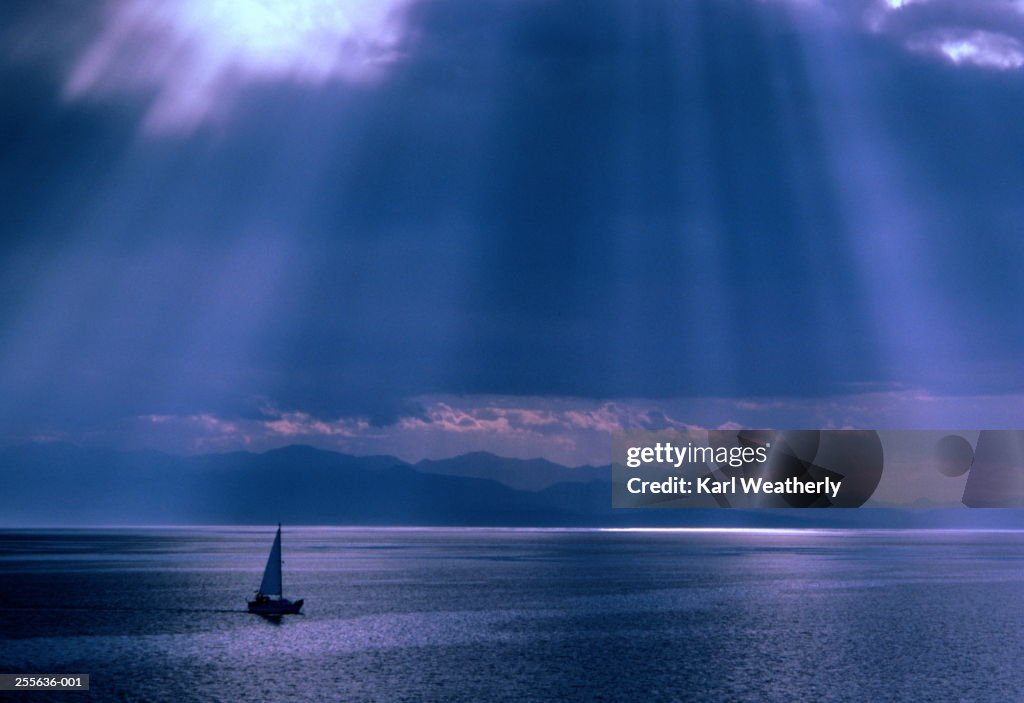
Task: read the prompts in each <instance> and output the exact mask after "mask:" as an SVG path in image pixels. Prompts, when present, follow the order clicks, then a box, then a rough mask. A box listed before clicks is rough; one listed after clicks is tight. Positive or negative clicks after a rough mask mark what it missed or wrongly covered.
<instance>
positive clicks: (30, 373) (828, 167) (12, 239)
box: [0, 0, 1024, 463]
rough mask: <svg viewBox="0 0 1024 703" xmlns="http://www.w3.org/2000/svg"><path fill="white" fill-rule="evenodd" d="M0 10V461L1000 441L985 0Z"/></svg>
mask: <svg viewBox="0 0 1024 703" xmlns="http://www.w3.org/2000/svg"><path fill="white" fill-rule="evenodd" d="M0 14H2V17H0V82H2V83H0V90H2V96H3V98H2V109H0V140H2V143H0V215H2V217H0V444H2V443H12V442H20V441H26V440H32V439H42V438H56V439H66V440H70V441H76V442H80V443H87V444H104V445H114V446H148V447H156V448H160V449H165V450H168V451H176V452H195V451H221V450H229V449H238V448H246V447H248V448H252V449H264V448H268V447H273V446H280V445H282V444H289V443H293V442H303V443H310V444H315V445H317V446H323V447H331V448H337V449H340V450H343V451H353V452H359V453H365V452H389V453H397V454H399V455H400V456H402V457H403V458H407V459H418V458H421V457H423V456H445V455H451V454H457V453H460V452H463V451H468V450H471V449H490V450H492V451H496V452H498V453H502V454H508V455H517V456H536V455H544V456H548V457H550V458H553V459H556V460H559V461H563V462H567V463H583V462H600V463H604V462H605V461H607V456H608V451H609V447H610V444H609V443H608V442H607V433H608V432H609V431H610V430H611V429H613V428H615V427H664V426H672V425H679V426H681V425H693V426H702V427H717V426H722V425H725V426H731V425H737V426H739V425H743V426H754V427H813V428H820V427H844V426H861V427H930V428H976V427H1018V426H1020V425H1021V410H1020V408H1021V407H1024V405H1022V400H1024V367H1022V364H1021V358H1022V355H1021V350H1022V343H1024V324H1022V322H1024V319H1022V317H1024V313H1022V310H1024V306H1022V305H1021V301H1022V297H1024V295H1022V294H1024V276H1022V274H1021V271H1022V270H1024V238H1022V237H1021V234H1022V224H1021V223H1022V214H1024V213H1022V209H1024V198H1022V197H1021V196H1022V193H1024V158H1022V155H1024V3H1022V2H1019V1H1013V0H958V1H956V2H954V1H951V0H863V1H858V0H850V1H849V2H840V1H839V0H707V1H700V0H694V1H693V2H674V1H673V2H658V1H657V0H650V1H645V2H636V1H635V0H625V1H623V2H611V1H607V2H606V1H595V2H558V1H551V2H538V1H535V0H522V1H514V2H508V1H505V0H502V1H500V2H488V1H486V0H473V1H472V2H471V1H469V0H465V1H457V2H413V1H406V0H387V1H382V0H368V1H366V2H362V1H357V0H352V1H350V2H341V3H337V2H329V1H328V0H306V1H305V2H294V3H284V2H281V3H275V2H270V1H267V2H258V1H257V0H251V1H249V2H245V1H243V0H180V1H179V2H163V1H160V0H153V1H148V0H126V1H125V2H120V3H118V2H113V3H73V2H68V3H60V2H52V3H39V2H31V1H26V2H5V3H3V5H2V7H0Z"/></svg>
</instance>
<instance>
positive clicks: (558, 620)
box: [0, 526, 1024, 702]
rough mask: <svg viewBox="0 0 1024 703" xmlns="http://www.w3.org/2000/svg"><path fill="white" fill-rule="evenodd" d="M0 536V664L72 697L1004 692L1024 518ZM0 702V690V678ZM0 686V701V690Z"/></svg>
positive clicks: (1015, 695) (999, 696)
mask: <svg viewBox="0 0 1024 703" xmlns="http://www.w3.org/2000/svg"><path fill="white" fill-rule="evenodd" d="M272 537H273V531H272V528H263V529H251V528H236V529H223V528H203V529H191V528H190V529H151V530H150V529H147V530H140V529H132V530H80V531H79V530H52V531H12V530H7V531H2V532H0V673H16V672H31V673H51V672H53V673H62V672H68V673H88V674H90V675H91V677H92V689H91V691H90V692H89V693H65V694H51V693H43V692H34V693H25V694H20V699H21V700H26V701H45V700H70V701H86V700H89V701H275V702H276V701H306V700H311V701H320V700H323V701H362V700H373V701H376V700H383V701H438V700H454V701H463V700H465V701H500V700H506V701H551V700H576V701H597V700H609V701H618V700H636V701H661V700H665V701H670V700H727V701H744V700H750V701H762V700H777V701H794V700H830V701H831V700H834V701H845V700H850V701H861V700H871V701H890V700H907V701H924V700H936V701H1011V700H1021V699H1024V533H996V532H988V533H981V532H905V531H904V532H888V531H830V532H807V531H800V532H770V531H769V532H605V531H523V530H437V529H430V530H402V529H394V530H387V529H381V530H364V529H333V528H330V529H328V528H325V529H316V528H292V529H289V528H288V527H287V526H286V527H285V532H284V554H285V556H284V558H285V566H284V569H285V592H286V595H288V596H290V597H293V598H297V597H302V598H305V599H306V607H305V611H304V614H303V615H301V616H295V617H285V618H283V619H282V620H280V621H278V622H275V621H272V620H266V619H263V618H260V617H258V616H254V615H249V614H247V613H245V612H244V609H245V600H246V597H247V596H248V595H250V594H251V592H252V591H253V590H254V589H255V587H256V586H257V585H258V583H259V579H260V575H261V573H262V569H263V563H264V561H265V559H266V556H267V552H268V550H269V547H270V542H271V539H272ZM4 695H7V696H9V697H10V698H11V699H13V700H18V699H19V698H18V697H17V696H14V695H12V694H0V698H2V697H3V696H4ZM4 700H6V699H4Z"/></svg>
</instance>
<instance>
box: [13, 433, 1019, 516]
mask: <svg viewBox="0 0 1024 703" xmlns="http://www.w3.org/2000/svg"><path fill="white" fill-rule="evenodd" d="M279 521H280V522H285V523H288V524H293V525H294V524H307V525H313V524H329V525H424V526H426V525H435V526H436V525H449V526H564V527H568V526H607V527H630V526H631V527H641V526H647V527H669V526H726V527H729V526H731V527H750V526H757V527H876V526H877V527H961V526H970V527H989V528H1005V527H1010V528H1016V527H1018V526H1024V513H1021V512H1018V511H1012V510H966V509H951V510H897V509H887V510H871V509H863V508H862V509H858V510H758V511H741V510H649V509H648V510H640V509H637V510H621V509H619V510H613V509H612V508H611V470H610V467H608V466H604V467H594V466H583V467H576V468H572V467H566V466H562V465H559V464H555V463H552V462H549V461H547V460H544V459H530V460H523V459H510V458H504V457H499V456H496V455H494V454H489V453H485V452H477V453H472V454H465V455H462V456H456V457H453V458H450V459H442V460H429V461H421V462H419V463H416V464H410V463H407V462H404V461H402V460H400V459H398V458H396V457H392V456H352V455H348V454H341V453H337V452H332V451H325V450H321V449H314V448H312V447H307V446H299V445H295V446H289V447H283V448H281V449H274V450H271V451H267V452H263V453H252V452H232V453H224V454H202V455H190V456H176V455H171V454H165V453H161V452H156V451H118V450H114V449H103V448H87V447H80V446H76V445H72V444H65V443H36V444H23V445H18V446H11V447H6V448H0V526H7V527H13V526H43V525H49V526H71V525H169V524H272V523H276V522H279Z"/></svg>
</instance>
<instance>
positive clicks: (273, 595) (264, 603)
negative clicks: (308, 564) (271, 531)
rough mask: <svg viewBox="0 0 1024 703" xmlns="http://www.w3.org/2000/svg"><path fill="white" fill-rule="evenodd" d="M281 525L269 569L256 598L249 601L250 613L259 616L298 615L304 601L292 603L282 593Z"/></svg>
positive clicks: (272, 548)
mask: <svg viewBox="0 0 1024 703" xmlns="http://www.w3.org/2000/svg"><path fill="white" fill-rule="evenodd" d="M282 590H283V589H282V588H281V523H278V524H277V536H276V537H274V545H273V546H272V547H271V548H270V556H269V557H267V568H265V569H264V570H263V581H262V582H261V583H260V590H258V591H256V598H255V599H254V600H251V601H249V612H250V613H257V614H258V615H286V614H294V613H298V612H299V611H300V610H301V609H302V603H303V600H302V599H301V598H300V599H299V600H297V601H294V602H293V601H290V600H288V599H287V598H285V597H284V596H283V595H282V594H281V591H282Z"/></svg>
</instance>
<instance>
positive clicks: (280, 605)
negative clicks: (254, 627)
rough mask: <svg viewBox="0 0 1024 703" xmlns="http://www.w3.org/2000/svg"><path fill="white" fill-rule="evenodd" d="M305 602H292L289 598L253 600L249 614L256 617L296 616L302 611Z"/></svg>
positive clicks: (250, 603) (300, 600)
mask: <svg viewBox="0 0 1024 703" xmlns="http://www.w3.org/2000/svg"><path fill="white" fill-rule="evenodd" d="M304 602H305V601H303V600H302V599H301V598H300V599H299V600H297V601H294V602H293V601H290V600H288V599H287V598H282V599H280V600H263V601H258V600H251V601H249V612H250V613H255V614H256V615H296V614H298V612H299V611H300V610H302V604H303V603H304Z"/></svg>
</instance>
